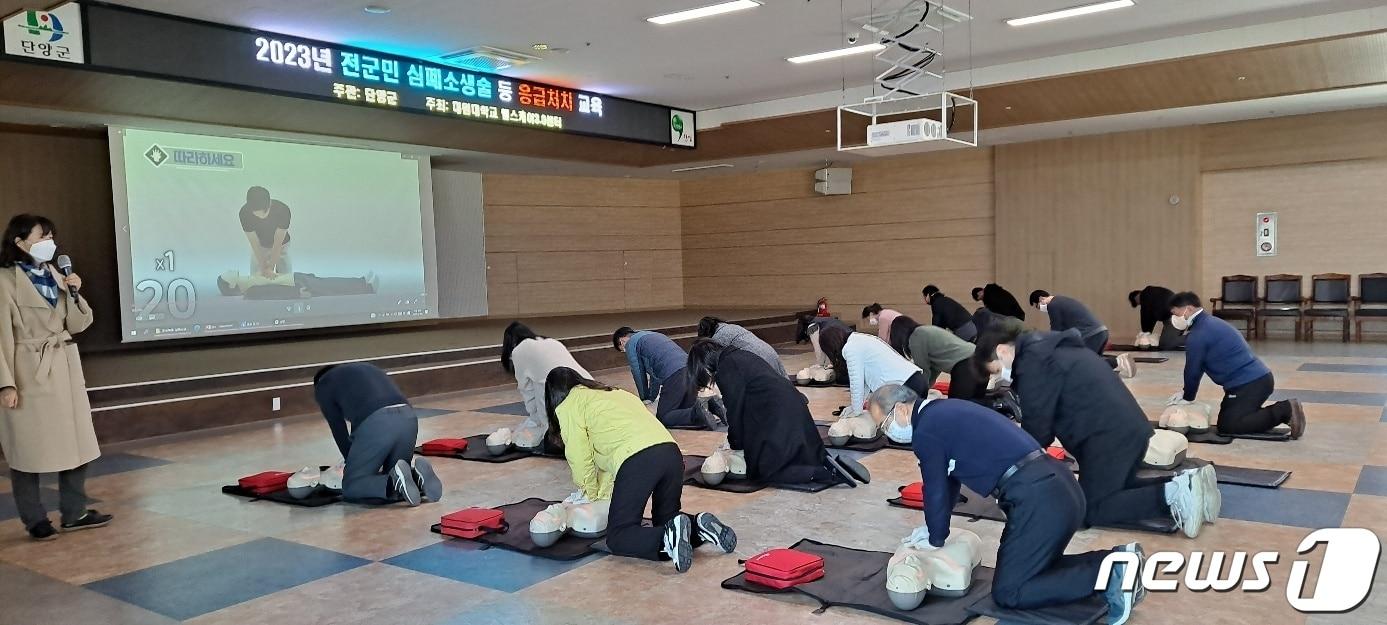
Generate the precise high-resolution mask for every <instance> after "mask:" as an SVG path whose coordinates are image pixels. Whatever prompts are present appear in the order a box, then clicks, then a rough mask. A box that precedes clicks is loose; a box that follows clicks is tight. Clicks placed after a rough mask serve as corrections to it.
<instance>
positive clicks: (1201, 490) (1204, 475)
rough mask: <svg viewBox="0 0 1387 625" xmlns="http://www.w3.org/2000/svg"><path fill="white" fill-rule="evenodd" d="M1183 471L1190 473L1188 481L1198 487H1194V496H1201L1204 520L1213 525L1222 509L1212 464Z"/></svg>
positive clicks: (1216, 476) (1215, 473) (1221, 497)
mask: <svg viewBox="0 0 1387 625" xmlns="http://www.w3.org/2000/svg"><path fill="white" fill-rule="evenodd" d="M1185 473H1189V474H1190V483H1191V484H1194V485H1196V486H1197V487H1198V488H1196V489H1195V494H1196V496H1202V497H1203V502H1204V522H1205V523H1208V524H1210V525H1213V524H1214V522H1216V521H1218V515H1219V513H1220V512H1222V511H1223V494H1222V493H1220V492H1219V490H1218V473H1217V472H1216V471H1215V469H1214V465H1212V464H1206V465H1204V466H1202V467H1199V468H1196V469H1189V470H1187V471H1185Z"/></svg>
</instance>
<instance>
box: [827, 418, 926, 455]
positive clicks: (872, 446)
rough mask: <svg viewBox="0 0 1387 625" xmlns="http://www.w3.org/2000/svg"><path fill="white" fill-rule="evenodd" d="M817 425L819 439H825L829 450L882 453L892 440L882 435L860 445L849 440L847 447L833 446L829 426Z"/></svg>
mask: <svg viewBox="0 0 1387 625" xmlns="http://www.w3.org/2000/svg"><path fill="white" fill-rule="evenodd" d="M815 425H816V426H817V427H818V428H819V438H821V439H823V442H824V447H827V448H829V449H846V450H848V451H861V452H865V453H871V452H874V451H881V450H883V449H886V448H887V446H888V445H889V443H890V440H889V439H887V438H886V435H885V434H882V435H878V436H877V437H876V438H874V439H872V440H870V441H867V442H861V443H860V442H855V441H851V440H849V441H848V444H846V445H833V444H830V443H829V442H828V428H829V426H827V425H824V424H822V423H815ZM904 449H910V447H905V448H904Z"/></svg>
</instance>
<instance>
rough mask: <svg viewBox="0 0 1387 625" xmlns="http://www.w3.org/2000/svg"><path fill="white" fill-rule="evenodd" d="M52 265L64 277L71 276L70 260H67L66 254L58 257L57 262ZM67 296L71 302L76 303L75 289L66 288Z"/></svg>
mask: <svg viewBox="0 0 1387 625" xmlns="http://www.w3.org/2000/svg"><path fill="white" fill-rule="evenodd" d="M53 264H55V265H57V266H58V272H59V273H62V274H63V276H64V277H66V276H70V275H72V259H71V258H68V257H67V254H63V255H62V256H59V257H58V258H57V260H55V261H53ZM67 294H68V295H69V296H71V297H72V301H73V302H76V301H77V289H76V288H75V287H68V289H67Z"/></svg>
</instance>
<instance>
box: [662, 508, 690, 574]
mask: <svg viewBox="0 0 1387 625" xmlns="http://www.w3.org/2000/svg"><path fill="white" fill-rule="evenodd" d="M692 534H693V523H690V522H689V516H688V515H686V514H676V515H674V518H672V519H670V520H669V523H666V524H665V543H664V548H663V549H662V551H664V552H665V555H667V556H669V559H670V560H673V561H674V570H676V571H678V572H680V573H683V572H684V571H687V570H689V567H691V566H693V543H691V542H689V540H690V535H692Z"/></svg>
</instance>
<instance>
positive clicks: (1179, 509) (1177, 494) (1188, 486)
mask: <svg viewBox="0 0 1387 625" xmlns="http://www.w3.org/2000/svg"><path fill="white" fill-rule="evenodd" d="M1196 483H1197V481H1196V480H1194V479H1193V476H1192V475H1190V474H1189V473H1188V472H1187V473H1180V474H1177V475H1176V476H1175V477H1174V478H1173V479H1171V480H1170V481H1169V482H1167V483H1166V485H1165V502H1166V504H1167V505H1169V506H1170V516H1171V518H1173V519H1175V525H1176V527H1179V528H1180V529H1182V530H1184V532H1185V535H1186V536H1188V537H1190V538H1198V537H1199V529H1200V528H1201V527H1202V526H1203V525H1204V500H1203V499H1201V498H1200V495H1201V494H1202V493H1203V492H1204V487H1203V486H1202V485H1199V486H1198V492H1196V490H1195V488H1196Z"/></svg>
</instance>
